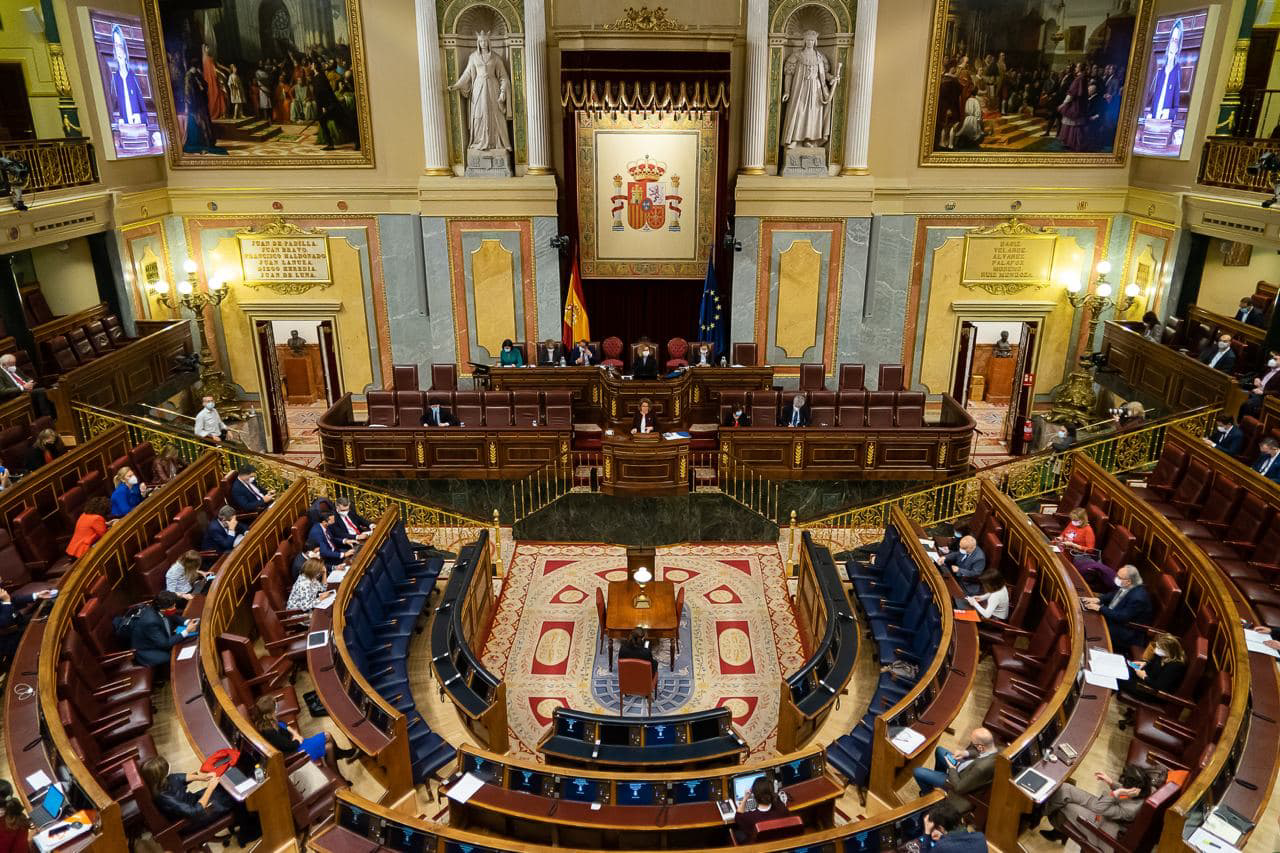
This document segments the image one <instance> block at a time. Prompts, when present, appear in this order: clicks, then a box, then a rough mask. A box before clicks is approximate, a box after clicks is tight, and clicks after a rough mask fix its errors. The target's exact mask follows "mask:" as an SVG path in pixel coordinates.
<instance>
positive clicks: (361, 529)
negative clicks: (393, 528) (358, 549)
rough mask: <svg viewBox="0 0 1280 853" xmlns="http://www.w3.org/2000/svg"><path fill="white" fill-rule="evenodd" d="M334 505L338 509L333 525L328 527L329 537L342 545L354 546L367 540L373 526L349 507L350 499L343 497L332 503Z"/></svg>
mask: <svg viewBox="0 0 1280 853" xmlns="http://www.w3.org/2000/svg"><path fill="white" fill-rule="evenodd" d="M334 505H335V506H336V507H337V508H338V509H337V516H336V517H335V518H334V520H333V524H331V525H330V526H329V536H330V537H332V538H333V539H334V540H335V541H336V542H340V543H341V544H343V545H354V544H355V543H356V542H358V541H360V540H362V539H368V538H369V530H370V528H372V527H373V525H371V524H370V523H369V519H367V518H365V517H364V516H363V515H361V514H360V513H358V512H356V510H355V507H353V506H351V498H349V497H347V496H346V495H343V496H342V497H340V498H338V499H337V500H336V501H334Z"/></svg>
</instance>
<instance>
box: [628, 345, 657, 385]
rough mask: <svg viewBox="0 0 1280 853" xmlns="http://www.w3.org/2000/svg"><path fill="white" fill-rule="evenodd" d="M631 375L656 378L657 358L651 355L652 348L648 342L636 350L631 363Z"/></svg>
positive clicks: (641, 377) (636, 377) (638, 377)
mask: <svg viewBox="0 0 1280 853" xmlns="http://www.w3.org/2000/svg"><path fill="white" fill-rule="evenodd" d="M631 376H632V377H633V378H635V379H657V378H658V359H657V358H655V357H654V355H653V348H652V347H650V346H649V345H648V344H643V345H641V347H640V349H638V350H636V357H635V360H634V361H633V362H632V364H631Z"/></svg>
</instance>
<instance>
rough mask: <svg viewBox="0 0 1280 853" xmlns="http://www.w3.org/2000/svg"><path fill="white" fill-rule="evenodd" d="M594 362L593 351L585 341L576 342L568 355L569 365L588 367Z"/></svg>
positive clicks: (594, 355)
mask: <svg viewBox="0 0 1280 853" xmlns="http://www.w3.org/2000/svg"><path fill="white" fill-rule="evenodd" d="M595 362H596V354H595V350H593V349H591V344H589V343H587V342H586V341H578V343H577V345H576V346H575V347H574V348H573V352H572V353H571V354H570V357H569V363H570V364H576V365H577V366H579V367H589V366H591V365H592V364H595Z"/></svg>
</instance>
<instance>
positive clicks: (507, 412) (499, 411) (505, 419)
mask: <svg viewBox="0 0 1280 853" xmlns="http://www.w3.org/2000/svg"><path fill="white" fill-rule="evenodd" d="M484 425H485V426H490V427H505V426H511V406H509V405H506V406H504V405H494V406H490V405H486V406H485V407H484Z"/></svg>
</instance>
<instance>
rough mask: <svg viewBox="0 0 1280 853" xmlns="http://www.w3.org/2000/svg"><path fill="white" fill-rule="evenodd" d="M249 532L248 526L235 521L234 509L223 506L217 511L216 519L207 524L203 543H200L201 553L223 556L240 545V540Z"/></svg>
mask: <svg viewBox="0 0 1280 853" xmlns="http://www.w3.org/2000/svg"><path fill="white" fill-rule="evenodd" d="M248 532H249V528H248V526H246V525H244V524H240V523H239V522H237V521H236V511H235V508H234V507H229V506H224V507H223V508H222V509H220V510H218V517H217V518H215V519H214V520H213V521H211V522H209V528H208V529H207V530H206V531H205V532H204V541H202V542H201V543H200V550H201V551H213V552H214V553H216V554H219V555H221V554H225V553H227V552H228V551H230V550H231V549H232V548H234V547H236V546H237V545H239V544H240V540H241V539H243V538H244V535H245V534H246V533H248Z"/></svg>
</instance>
